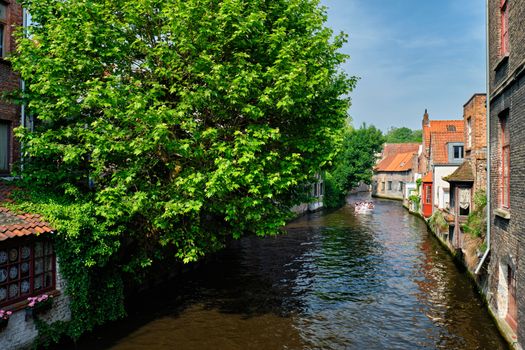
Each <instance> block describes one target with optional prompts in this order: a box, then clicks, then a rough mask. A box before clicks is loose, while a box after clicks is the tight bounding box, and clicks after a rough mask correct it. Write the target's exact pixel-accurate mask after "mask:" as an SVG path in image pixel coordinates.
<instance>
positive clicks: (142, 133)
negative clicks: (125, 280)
mask: <svg viewBox="0 0 525 350" xmlns="http://www.w3.org/2000/svg"><path fill="white" fill-rule="evenodd" d="M21 3H22V5H23V6H24V7H26V8H27V9H28V10H29V12H30V13H31V15H32V18H33V20H34V22H35V23H36V24H35V25H33V26H32V27H31V28H29V29H28V34H29V38H25V37H23V35H22V33H20V35H19V42H18V48H17V55H15V56H14V57H12V59H11V61H12V64H13V68H14V69H15V70H16V71H18V72H19V73H20V75H21V77H22V78H23V79H24V80H25V81H26V82H27V86H28V88H27V89H26V91H24V92H23V93H22V95H21V96H20V98H21V99H22V100H23V101H24V102H25V103H27V105H28V108H29V110H30V111H31V113H32V114H33V115H35V116H36V118H37V121H36V123H35V125H36V126H35V128H34V130H27V129H19V130H18V131H17V136H18V137H19V138H20V139H21V141H22V142H23V144H24V152H25V155H26V156H27V157H30V159H31V162H30V164H28V165H26V166H25V168H24V173H23V181H24V182H25V186H26V187H30V188H32V189H33V191H34V192H33V193H37V195H36V196H37V197H38V198H39V200H38V201H35V200H34V199H29V200H28V201H29V202H28V203H31V202H32V203H33V209H38V211H39V212H42V213H44V214H45V215H46V217H47V218H48V219H49V220H50V221H51V222H52V223H53V224H54V225H55V226H56V227H57V229H58V232H59V233H58V235H57V240H58V243H57V244H58V245H59V246H60V245H62V246H63V247H64V249H62V250H61V251H62V253H61V256H60V259H61V260H63V261H64V262H65V263H63V266H65V265H66V264H70V266H71V268H67V267H66V268H65V270H64V271H65V273H66V277H67V278H68V280H69V281H70V286H71V289H70V291H69V294H70V295H71V296H72V299H73V317H74V320H77V321H79V323H78V327H77V328H76V329H77V332H76V333H75V334H76V335H78V334H79V333H80V332H81V331H82V329H83V328H82V327H84V328H89V327H91V326H92V325H93V324H96V323H97V322H101V320H102V321H103V320H105V319H107V318H111V317H113V316H115V317H117V316H118V315H119V314H122V310H121V309H119V308H118V307H117V308H116V309H114V310H112V311H111V312H108V315H109V316H107V315H104V308H103V307H101V306H100V305H106V304H107V303H109V301H108V300H110V299H111V298H109V299H106V304H104V303H103V302H104V299H103V297H102V296H100V295H98V294H97V296H96V297H95V299H97V298H98V299H97V300H94V299H93V298H94V297H93V296H91V295H86V293H88V292H87V291H86V289H89V290H93V288H97V287H95V285H96V283H100V282H101V279H104V278H107V279H108V280H107V281H102V284H103V285H105V286H110V287H111V288H115V289H119V288H121V286H122V283H121V282H119V278H120V277H115V279H113V280H111V279H110V278H109V277H108V276H120V274H121V272H123V271H125V272H134V274H136V273H137V271H142V270H143V268H144V267H147V266H149V265H150V264H151V263H152V262H153V261H155V260H158V259H161V258H162V257H163V256H164V254H169V255H172V256H173V255H175V256H177V257H178V258H180V259H182V260H183V261H185V262H187V261H193V260H196V259H198V258H199V257H201V256H202V255H204V254H205V253H207V252H210V251H213V250H215V249H218V248H219V247H221V246H222V244H223V242H224V240H225V239H226V237H231V236H233V237H239V236H241V234H243V233H254V234H257V235H271V234H275V233H276V232H278V230H279V227H281V226H282V225H283V223H284V222H285V219H286V218H287V217H288V215H289V210H288V209H289V207H290V206H291V205H293V204H295V203H297V202H298V200H299V197H300V196H299V194H300V193H301V189H302V188H304V185H305V184H306V183H308V181H309V180H311V179H312V178H313V176H314V174H315V172H316V171H318V170H319V169H320V168H321V167H323V166H324V165H325V164H326V163H327V162H328V161H329V160H330V159H331V158H332V157H333V155H334V150H335V149H336V147H335V145H336V143H337V141H338V140H339V136H340V130H341V128H342V127H343V126H344V123H345V119H346V117H347V109H348V107H349V100H348V98H346V97H345V96H347V95H348V93H349V92H350V91H351V90H352V88H353V87H354V85H355V81H356V79H355V78H352V77H348V76H346V75H345V74H344V73H342V72H341V71H340V69H339V66H340V64H341V63H342V62H344V61H345V59H346V58H347V57H346V55H343V54H341V53H339V49H340V48H341V46H342V44H343V43H344V42H345V36H344V35H343V34H341V35H338V36H333V33H332V31H331V30H330V29H328V28H326V27H324V21H325V20H326V14H325V10H324V9H323V8H321V7H320V6H319V4H318V1H316V0H291V1H289V0H286V1H285V0H272V1H264V0H253V1H241V0H224V1H218V0H184V1H182V0H134V1H130V0H101V1H91V0H65V1H64V0H50V1H46V2H43V1H32V0H25V1H21ZM51 192H52V193H54V194H53V195H52V196H47V193H51ZM19 203H20V205H21V206H24V205H29V206H31V204H24V203H23V200H22V199H19ZM26 209H28V208H26ZM59 254H60V253H59ZM115 266H118V271H115ZM101 271H103V272H104V273H103V274H101ZM99 275H100V276H102V277H97V276H99ZM97 286H98V285H97ZM108 288H109V287H108ZM111 288H110V289H111ZM102 290H103V289H102ZM95 294H96V293H95ZM112 294H113V295H117V296H119V295H121V293H120V292H115V291H113V292H112ZM117 299H118V297H117ZM117 299H115V300H113V299H111V300H112V301H110V302H114V303H117V305H120V304H118V301H119V300H117ZM106 306H108V305H106ZM90 308H91V309H92V308H95V309H97V308H98V309H97V310H98V311H96V312H90V311H89V309H90ZM95 319H96V320H95Z"/></svg>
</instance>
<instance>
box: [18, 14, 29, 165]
mask: <svg viewBox="0 0 525 350" xmlns="http://www.w3.org/2000/svg"><path fill="white" fill-rule="evenodd" d="M26 27H27V10H26V9H25V8H22V28H24V31H25V30H26V29H25V28H26ZM20 88H21V89H22V93H24V92H25V90H26V82H25V81H24V80H23V79H21V80H20ZM20 124H21V125H22V127H23V128H25V127H26V104H25V103H22V107H21V109H20ZM20 170H21V172H22V173H23V172H24V144H23V143H22V144H21V145H20Z"/></svg>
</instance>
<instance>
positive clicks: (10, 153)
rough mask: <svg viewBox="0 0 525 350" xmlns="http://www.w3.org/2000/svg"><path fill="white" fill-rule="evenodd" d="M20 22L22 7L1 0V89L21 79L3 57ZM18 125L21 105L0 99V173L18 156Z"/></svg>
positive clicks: (11, 88)
mask: <svg viewBox="0 0 525 350" xmlns="http://www.w3.org/2000/svg"><path fill="white" fill-rule="evenodd" d="M21 25H22V7H21V6H20V5H19V4H18V3H17V2H16V1H14V0H7V1H3V2H1V3H0V92H1V93H5V92H10V91H14V90H17V89H19V88H20V79H19V78H18V77H17V75H16V74H14V73H13V71H12V69H11V64H10V63H9V62H7V61H6V60H5V57H7V56H8V55H9V54H10V52H12V51H14V49H15V39H14V37H13V35H12V34H13V30H14V28H15V27H16V26H21ZM19 125H20V108H19V107H18V106H15V105H13V104H11V103H8V102H6V101H2V100H0V176H1V175H3V176H5V175H9V174H10V173H11V171H12V170H13V164H15V163H16V162H17V161H18V160H19V154H20V145H19V143H18V142H17V141H16V140H15V139H14V137H13V129H14V128H16V127H17V126H19Z"/></svg>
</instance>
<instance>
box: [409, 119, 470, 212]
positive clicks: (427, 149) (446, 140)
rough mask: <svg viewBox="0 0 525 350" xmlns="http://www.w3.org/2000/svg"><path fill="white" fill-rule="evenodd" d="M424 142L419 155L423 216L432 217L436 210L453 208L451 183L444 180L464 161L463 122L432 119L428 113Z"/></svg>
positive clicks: (423, 123)
mask: <svg viewBox="0 0 525 350" xmlns="http://www.w3.org/2000/svg"><path fill="white" fill-rule="evenodd" d="M422 127H423V141H422V147H421V152H420V155H419V173H420V174H422V178H423V186H422V187H421V189H420V190H421V192H420V198H421V203H422V206H421V214H422V215H423V216H424V217H427V218H428V217H429V216H431V215H432V213H433V212H434V211H435V210H436V209H446V208H448V207H449V203H450V194H449V187H450V186H449V184H448V183H447V182H446V181H445V180H443V177H446V176H448V175H450V174H451V173H453V172H454V171H455V170H456V169H457V168H458V166H459V165H460V164H461V163H462V162H463V157H464V143H463V139H464V123H463V120H430V118H429V115H428V112H427V110H425V114H424V115H423V122H422Z"/></svg>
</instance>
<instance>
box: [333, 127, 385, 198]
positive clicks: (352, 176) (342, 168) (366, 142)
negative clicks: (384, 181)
mask: <svg viewBox="0 0 525 350" xmlns="http://www.w3.org/2000/svg"><path fill="white" fill-rule="evenodd" d="M383 143H384V137H383V134H382V133H381V131H380V130H379V129H377V128H376V127H375V126H373V125H370V126H367V125H366V124H363V125H361V127H360V128H359V129H352V128H347V129H345V130H344V133H343V142H342V143H341V146H340V150H339V153H338V154H337V156H336V157H335V158H334V161H333V166H332V168H331V169H330V170H329V171H328V172H327V175H326V181H325V183H326V195H325V196H326V202H325V204H326V205H327V206H328V207H334V206H337V205H339V204H340V203H341V202H342V201H343V200H344V198H345V196H346V194H347V193H348V191H350V190H351V189H352V188H354V187H356V186H358V185H359V183H360V182H364V183H367V184H370V181H371V179H372V175H373V167H374V165H375V163H376V160H377V157H376V155H377V154H378V153H379V152H381V149H382V146H383Z"/></svg>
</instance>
